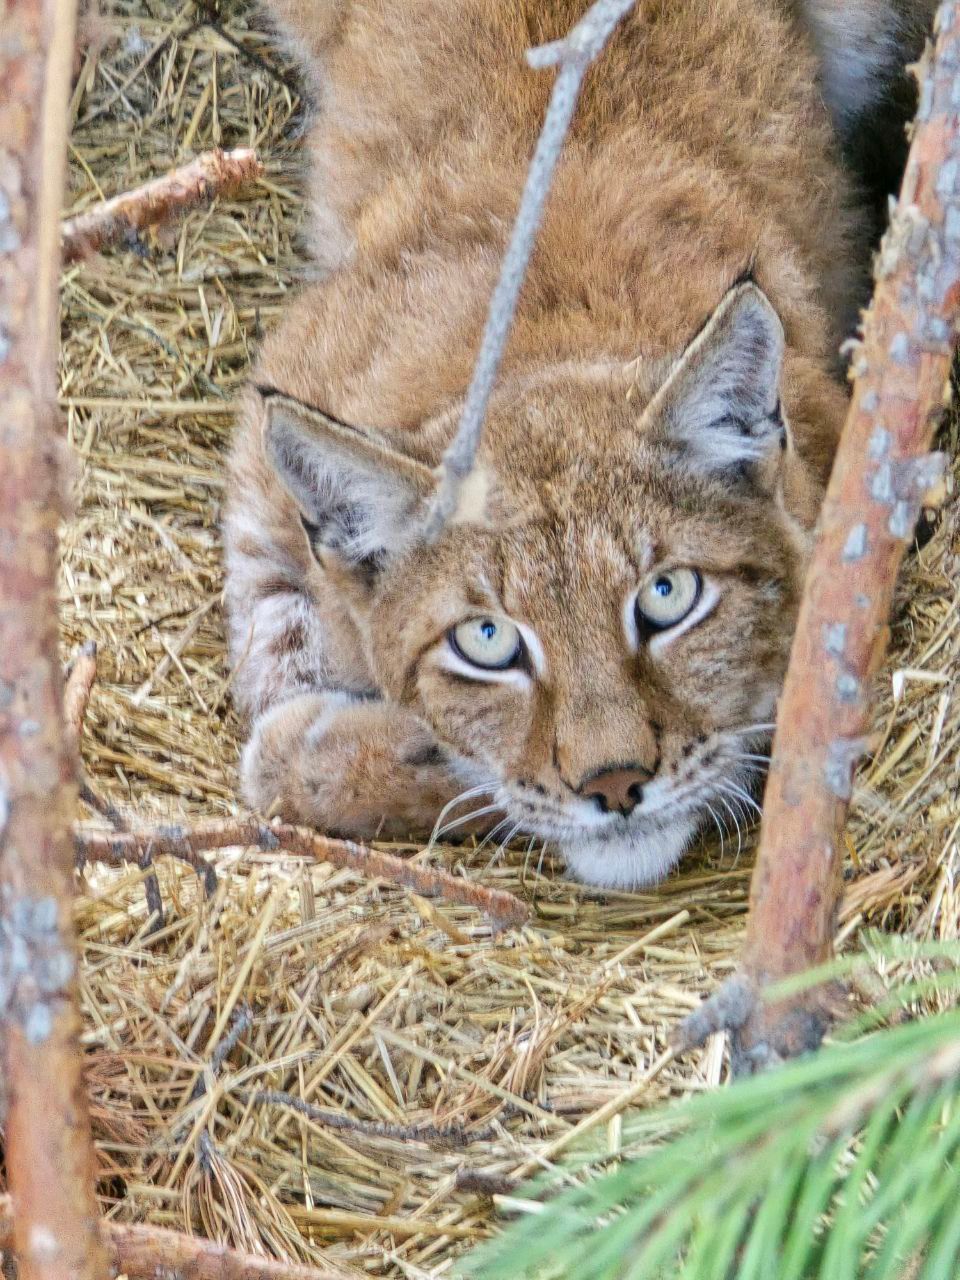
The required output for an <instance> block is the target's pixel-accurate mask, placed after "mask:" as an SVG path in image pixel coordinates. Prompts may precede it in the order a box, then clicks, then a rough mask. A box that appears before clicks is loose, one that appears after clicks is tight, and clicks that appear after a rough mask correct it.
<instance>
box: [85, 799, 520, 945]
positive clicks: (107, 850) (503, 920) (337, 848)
mask: <svg viewBox="0 0 960 1280" xmlns="http://www.w3.org/2000/svg"><path fill="white" fill-rule="evenodd" d="M235 845H236V846H241V845H249V846H256V847H258V848H260V849H271V850H274V849H280V850H283V851H284V852H285V853H292V854H295V855H296V856H298V857H302V858H315V859H316V860H317V861H318V862H329V863H331V864H332V865H333V866H335V867H350V868H352V869H353V870H354V871H358V872H360V873H361V874H362V875H365V876H369V877H371V878H372V879H377V880H387V881H389V882H390V883H391V884H396V885H402V886H403V887H405V888H407V889H412V890H413V891H414V892H415V893H418V894H420V895H421V896H422V897H425V898H432V897H439V898H443V899H445V900H446V901H447V902H460V903H464V904H466V905H467V906H471V907H477V908H479V910H481V911H485V912H486V913H487V915H488V916H489V917H490V918H491V920H492V921H493V923H494V925H496V926H497V927H498V928H506V927H508V926H510V925H521V924H525V923H526V921H527V920H528V919H529V917H530V912H529V910H528V908H527V906H526V904H525V903H523V902H521V901H520V899H519V898H516V897H514V895H513V894H512V893H506V892H505V891H504V890H502V889H487V888H485V887H484V886H483V885H481V884H476V883H475V882H474V881H472V880H466V879H462V878H461V877H459V876H452V875H450V874H449V873H448V872H446V871H438V870H435V869H434V868H432V867H423V866H419V865H417V863H415V862H412V861H411V860H410V859H409V858H395V857H394V856H393V855H392V854H389V853H381V852H380V851H379V850H378V849H368V848H366V846H365V845H362V844H355V843H354V842H353V841H352V840H331V839H329V838H328V837H327V836H321V835H318V834H317V833H316V832H315V831H310V830H308V829H307V828H306V827H292V826H289V825H285V824H281V823H271V824H270V825H269V826H268V825H266V824H264V823H262V822H257V820H256V819H255V818H240V819H237V820H236V821H223V822H219V821H217V822H205V823H197V824H196V825H195V826H192V827H159V828H157V829H156V830H154V831H130V832H117V833H116V834H114V835H100V834H99V833H97V834H94V833H91V832H78V833H77V836H76V848H77V861H78V862H79V863H80V865H82V864H83V862H84V861H86V860H90V861H91V862H105V863H112V864H113V865H120V864H122V863H123V862H136V863H141V865H142V859H143V857H144V856H145V855H149V856H150V857H156V856H157V855H160V854H167V855H168V856H170V857H173V858H180V859H182V861H184V862H188V863H189V864H190V865H191V866H192V867H194V869H195V870H196V871H197V873H198V874H200V875H203V876H204V878H205V879H207V881H208V882H209V878H210V877H211V876H212V875H213V870H212V867H211V866H210V864H209V863H207V862H205V860H204V858H203V854H204V852H206V851H207V850H209V849H227V848H231V847H232V846H235ZM213 884H214V885H215V884H216V881H215V880H214V881H213Z"/></svg>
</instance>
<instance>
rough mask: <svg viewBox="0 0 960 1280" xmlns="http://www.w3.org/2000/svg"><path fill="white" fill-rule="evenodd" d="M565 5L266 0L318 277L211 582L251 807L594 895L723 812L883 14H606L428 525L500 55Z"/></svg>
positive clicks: (793, 581)
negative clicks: (482, 836) (493, 372)
mask: <svg viewBox="0 0 960 1280" xmlns="http://www.w3.org/2000/svg"><path fill="white" fill-rule="evenodd" d="M794 7H799V6H794ZM585 8H586V0H460V2H459V3H458V4H456V5H451V4H449V3H448V2H447V0H367V2H365V3H359V0H358V2H357V3H353V2H352V0H275V3H274V6H273V11H274V16H275V18H276V20H277V23H278V25H279V26H280V28H281V29H282V31H283V33H284V35H285V36H286V38H287V40H288V42H289V44H290V46H291V47H292V49H293V50H294V51H295V53H296V54H297V56H298V57H299V58H300V60H301V62H302V64H303V65H304V67H305V69H306V71H307V73H308V77H309V82H310V85H311V87H312V89H313V91H314V93H315V95H316V99H317V108H318V109H317V114H316V117H315V119H314V122H313V124H312V126H311V131H310V134H309V138H308V149H309V154H310V160H311V165H312V169H311V179H310V183H311V185H310V202H311V213H312V241H313V250H314V253H315V255H316V257H317V259H318V261H319V263H320V266H321V269H322V270H321V276H322V279H321V282H320V283H313V284H310V285H308V286H307V287H305V289H304V290H303V292H302V294H301V295H300V297H299V299H298V300H297V301H295V302H293V303H292V304H291V305H290V307H289V308H288V310H287V313H286V315H285V317H284V318H283V320H282V322H281V323H280V325H279V327H278V328H277V329H276V331H275V332H274V333H273V334H272V336H271V337H270V338H269V339H268V340H267V341H266V343H265V344H264V348H263V351H262V353H261V356H260V359H259V363H258V366H257V369H256V373H255V380H254V386H252V387H251V388H250V389H249V390H248V392H247V394H246V400H245V404H244V408H243V413H242V417H241V421H240V424H239V427H238V432H237V439H236V446H235V450H234V454H233V458H232V465H231V481H230V497H229V505H228V510H227V514H226V519H225V539H226V551H227V598H228V605H229V612H230V633H231V634H230V642H231V649H232V656H233V662H234V666H235V673H236V677H235V685H234V688H235V693H236V697H237V699H238V701H239V703H240V705H241V707H242V709H243V710H244V711H245V712H246V713H248V715H249V717H250V720H251V733H250V739H249V742H248V744H247V747H246V749H245V752H244V755H243V760H242V766H241V768H242V780H243V790H244V795H245V797H246V799H247V800H248V801H249V803H250V804H252V805H254V806H256V807H257V808H259V809H261V810H269V811H273V812H279V813H282V814H283V815H284V816H286V817H288V818H290V819H294V820H299V821H304V822H308V823H312V824H315V825H316V826H318V827H320V828H322V829H324V830H328V831H335V832H340V833H344V834H348V835H358V836H372V835H375V834H378V833H379V834H389V835H401V834H407V833H421V834H424V833H428V832H429V831H430V830H431V828H433V826H434V823H435V822H436V821H437V819H438V816H440V815H441V814H443V817H444V818H445V819H446V821H447V824H448V826H449V827H450V828H451V829H457V827H458V824H466V823H467V822H468V821H469V822H471V823H474V824H478V825H480V826H483V825H484V824H486V825H488V826H493V825H494V824H495V823H499V824H500V825H499V834H500V835H501V836H502V837H504V838H506V837H508V836H510V835H511V834H513V833H514V832H518V831H523V832H528V833H530V834H532V835H534V836H537V837H542V838H546V839H550V840H552V841H555V842H556V844H557V845H558V846H559V848H560V850H561V852H562V853H563V855H564V857H565V859H566V862H567V864H568V866H569V868H570V870H571V871H572V873H573V874H575V875H577V876H579V877H580V878H582V879H584V880H586V881H589V882H592V883H594V884H599V885H625V886H626V885H638V884H642V883H649V882H651V881H655V880H657V879H659V878H661V877H662V876H664V875H665V874H666V873H667V872H668V871H669V869H670V868H671V867H672V866H673V865H674V864H675V863H676V862H677V860H678V859H679V858H680V856H681V854H682V853H683V851H684V849H685V848H686V847H687V846H688V845H689V844H690V842H691V840H692V839H693V837H694V836H695V834H696V833H697V831H698V830H699V829H700V828H701V827H703V826H704V825H705V824H711V823H712V822H717V823H719V824H724V823H728V822H730V821H731V820H735V815H736V814H737V813H738V811H741V812H742V811H744V810H745V809H746V808H749V807H754V804H755V802H754V798H753V797H754V794H755V793H756V791H757V788H758V782H759V780H760V777H761V771H762V766H763V760H764V752H765V748H766V744H767V742H768V735H769V731H770V728H771V722H772V720H773V718H774V713H775V708H776V701H777V695H778V692H779V689H780V685H781V681H782V677H783V673H784V668H785V664H786V660H787V653H788V649H789V645H790V638H791V632H792V628H793V624H794V619H795V614H796V609H797V603H798V592H799V590H800V584H801V580H802V574H803V569H804V564H805V561H806V558H807V555H808V552H809V547H810V539H811V530H812V528H813V525H814V522H815V520H816V515H817V510H818V506H819V503H820V499H821V495H822V491H823V486H824V483H825V480H826V476H827V472H828V468H829V464H830V459H831V456H832V453H833V449H834V445H835V442H836V438H837V433H838V431H839V428H840V426H841V423H842V420H843V416H844V410H845V392H844V388H843V385H842V382H841V381H840V379H839V377H838V362H837V356H836V352H837V348H838V344H839V342H840V340H841V338H842V337H843V336H844V327H845V326H846V325H848V324H849V322H850V318H851V317H852V316H853V315H855V310H856V308H855V299H856V296H857V289H858V288H859V287H860V286H861V284H862V278H863V277H862V271H863V262H864V256H865V255H864V245H863V239H864V235H863V227H864V219H863V215H862V213H860V212H858V211H857V210H856V209H855V201H854V199H853V197H852V194H851V190H850V188H849V186H848V180H847V178H846V177H845V176H844V172H843V170H842V168H841V164H840V162H839V159H838V154H839V147H838V143H837V138H836V134H835V132H834V124H833V123H832V122H831V118H830V115H829V113H828V105H829V107H830V108H832V109H833V111H834V112H835V115H836V119H837V122H838V124H839V126H840V127H842V128H843V129H849V128H850V127H851V122H852V121H854V120H855V119H856V118H857V117H858V116H859V115H861V114H863V113H865V112H867V111H868V110H869V109H870V107H871V104H872V102H873V99H874V97H875V93H876V83H877V80H878V78H879V79H882V78H883V76H885V75H887V73H888V68H889V66H890V58H891V56H892V55H891V49H893V48H894V47H895V42H896V40H897V38H898V37H897V32H898V30H899V27H898V26H897V20H896V14H897V13H899V10H896V11H894V10H893V9H890V8H889V7H888V6H887V5H885V4H880V3H861V4H848V5H841V4H834V5H829V4H826V3H819V4H816V5H809V6H803V10H804V12H803V16H804V18H805V22H804V23H800V22H796V20H795V19H796V15H794V16H793V17H791V13H790V9H791V6H790V5H788V4H784V5H780V4H777V3H775V2H774V0H766V2H764V0H684V2H683V3H677V0H638V3H637V5H636V9H635V10H634V11H632V12H631V14H630V15H629V16H628V18H627V19H626V21H625V22H624V23H623V25H622V27H621V28H620V30H619V31H618V32H617V33H616V35H615V36H614V38H613V40H612V42H611V44H610V46H609V48H608V49H607V51H606V52H605V54H604V55H603V56H602V58H601V59H600V60H599V61H598V63H597V64H596V66H595V67H594V68H593V70H592V71H591V72H590V73H589V75H588V79H587V82H586V84H585V88H584V93H583V97H582V99H581V103H580V107H579V109H578V113H577V116H576V119H575V122H574V127H573V131H572V134H571V137H570V140H569V142H568V144H567V148H566V151H565V153H564V156H563V158H562V160H561V162H560V167H559V169H558V172H557V177H556V180H555V185H554V190H553V193H552V196H551V198H550V201H549V204H548V208H547V214H546V218H545V222H544V225H543V229H542V232H541V235H540V239H539V242H538V248H537V251H536V254H535V257H534V261H533V264H532V267H531V271H530V275H529V277H528V280H527V283H526V285H525V288H524V292H523V295H522V300H521V305H520V309H519V312H518V317H517V322H516V325H515V328H514V331H513V335H512V338H511V342H510V346H509V348H508V352H507V357H506V361H505V364H504V367H503V371H502V374H501V377H500V381H499V385H498V390H497V392H496V394H495V398H494V402H493V405H492V408H491V412H490V415H489V419H488V421H487V425H486V428H485V432H484V438H483V443H482V446H481V456H480V459H479V463H478V466H477V468H476V471H475V473H474V474H473V476H472V477H471V479H470V481H469V483H468V485H467V486H466V489H465V493H464V498H463V501H462V503H461V507H460V510H459V511H458V512H457V515H456V517H455V518H454V520H453V521H451V522H450V524H449V525H448V526H447V527H446V528H445V530H444V532H443V533H442V535H441V536H440V538H439V540H437V541H436V542H434V543H432V544H429V545H427V544H426V543H425V541H424V539H423V538H422V536H421V532H420V531H421V528H422V523H423V517H424V514H425V510H426V507H427V504H428V502H429V499H430V496H431V494H432V492H433V489H434V486H435V484H436V474H437V473H436V466H437V463H438V461H439V458H440V455H441V453H442V451H443V448H444V446H445V444H446V443H447V442H448V441H449V439H450V438H451V435H452V433H453V431H454V429H455V426H456V422H457V417H458V410H459V406H460V404H461V401H462V397H463V394H464V392H465V389H466V386H467V384H468V382H469V378H470V373H471V368H472V364H473V361H474V358H475V356H476V352H477V347H478V343H479V336H480V332H481V328H482V325H483V321H484V316H485V310H486V306H487V301H488V299H489V296H490V293H491V291H492V288H493V285H494V283H495V280H496V276H497V271H498V267H499V263H500V259H501V256H502V253H503V249H504V245H505V241H506V238H507V235H508V233H509V228H510V225H511V222H512V219H513V216H514V213H515V211H516V207H517V203H518V199H519V193H520V190H521V188H522V185H523V179H524V175H525V170H526V166H527V163H528V160H529V157H530V154H531V152H532V149H533V145H534V142H535V140H536V136H537V133H538V131H539V128H540V125H541V123H542V119H543V114H544V109H545V106H546V101H547V97H548V95H549V91H550V79H551V78H550V77H549V76H545V75H542V74H537V73H534V72H532V71H530V70H529V69H528V68H527V67H526V65H525V62H524V51H525V50H526V49H527V48H528V47H530V46H531V45H533V44H539V43H543V42H545V41H548V40H552V39H555V38H557V37H559V36H561V35H563V34H564V33H565V32H566V31H567V30H568V29H569V28H570V27H571V26H572V25H573V23H574V22H575V21H576V20H577V19H578V18H579V17H580V16H581V15H582V13H583V11H584V10H585ZM842 13H844V14H848V15H849V22H850V25H849V28H846V27H845V26H844V25H843V24H844V22H845V21H846V19H841V17H840V16H839V15H841V14H842ZM807 24H809V27H808V25H807ZM810 32H812V33H813V36H814V39H813V40H811V39H810V34H809V33H810ZM831 40H832V41H834V43H832V44H831V43H830V41H831ZM849 41H854V42H856V50H855V56H854V57H853V59H852V61H851V62H850V63H847V62H846V61H845V59H844V58H843V57H842V56H840V53H839V50H840V48H841V46H843V47H846V44H848V43H849ZM845 42H846V44H845ZM817 48H819V49H820V52H821V54H822V56H823V65H822V72H823V83H822V85H821V83H820V75H821V67H820V65H819V64H818V62H817V52H816V50H817ZM831 50H832V52H831ZM870 50H876V51H877V53H876V57H875V59H874V61H873V62H871V61H870V59H871V58H874V55H873V54H872V53H870V52H869V51H870ZM857 59H859V62H858V61H857ZM825 104H828V105H825ZM455 802H456V803H455ZM444 811H445V812H444ZM459 829H460V830H463V829H464V827H463V825H461V826H460V827H459Z"/></svg>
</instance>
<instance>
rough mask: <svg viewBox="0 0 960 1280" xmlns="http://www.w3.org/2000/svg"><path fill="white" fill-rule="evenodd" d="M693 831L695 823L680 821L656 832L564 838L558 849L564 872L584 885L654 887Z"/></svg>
mask: <svg viewBox="0 0 960 1280" xmlns="http://www.w3.org/2000/svg"><path fill="white" fill-rule="evenodd" d="M695 831H696V823H695V822H692V821H688V820H685V819H683V818H681V819H679V820H678V821H677V822H675V823H672V824H671V825H670V826H669V827H664V828H663V829H660V830H652V831H637V832H636V833H633V832H627V833H625V834H624V835H622V836H614V837H612V838H609V839H596V838H591V837H589V836H583V837H582V838H579V839H578V838H576V837H573V838H569V837H568V838H567V839H565V840H561V841H560V842H559V847H560V853H561V855H562V856H563V859H564V861H565V862H566V864H567V869H568V870H569V871H570V873H571V874H572V875H573V876H575V877H576V879H577V880H580V881H582V882H583V883H584V884H592V885H596V886H597V887H598V888H601V889H639V888H642V887H643V886H644V885H650V884H657V883H658V882H659V881H660V880H663V879H664V877H665V876H666V875H667V874H668V873H669V872H670V871H672V870H673V868H674V867H675V866H676V865H677V863H678V862H679V861H680V858H681V856H682V855H683V852H684V850H685V849H686V848H687V846H688V845H689V844H690V841H691V840H692V838H693V835H694V832H695Z"/></svg>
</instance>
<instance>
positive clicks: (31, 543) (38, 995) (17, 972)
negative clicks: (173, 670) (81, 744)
mask: <svg viewBox="0 0 960 1280" xmlns="http://www.w3.org/2000/svg"><path fill="white" fill-rule="evenodd" d="M75 16H76V15H75V11H74V4H73V0H49V2H47V3H41V2H40V0H11V2H10V3H8V4H7V5H6V7H5V9H4V13H3V17H2V19H0V27H2V31H3V37H2V39H0V138H2V143H0V404H2V405H3V418H2V425H0V1079H2V1080H3V1084H4V1088H5V1091H6V1097H7V1111H6V1117H5V1123H4V1138H5V1151H4V1156H5V1163H6V1172H7V1178H8V1180H9V1186H10V1189H11V1191H12V1193H13V1200H14V1203H15V1204H16V1207H17V1214H16V1223H15V1227H14V1232H13V1236H14V1241H13V1242H14V1246H15V1248H16V1251H17V1253H18V1255H19V1257H20V1262H21V1275H22V1276H23V1278H24V1280H97V1278H98V1277H100V1276H102V1275H105V1274H106V1259H105V1256H104V1254H103V1251H102V1249H101V1247H100V1240H99V1235H98V1233H97V1206H96V1200H95V1198H94V1160H93V1145H92V1141H91V1135H90V1124H89V1118H88V1115H87V1109H86V1094H85V1091H84V1087H83V1079H82V1072H81V1062H80V1054H79V1046H78V1042H77V1031H78V1025H79V1020H78V1013H77V1003H76V952H75V948H74V942H73V936H72V930H71V891H72V884H73V875H72V864H73V859H72V850H71V839H70V824H71V822H72V820H73V816H74V812H73V810H74V800H75V794H76V784H75V781H74V776H73V775H74V769H73V760H74V753H73V751H72V748H71V744H70V741H69V735H68V734H66V733H64V729H63V702H62V684H61V678H60V662H59V658H58V653H57V613H56V568H57V553H58V547H57V524H58V522H59V519H60V516H61V510H60V505H61V500H60V493H61V489H60V482H59V477H58V475H57V449H56V448H55V445H56V441H55V436H54V424H55V421H56V419H55V413H56V351H57V324H56V318H57V293H56V289H57V274H58V258H59V254H58V243H57V235H58V228H59V216H60V214H59V211H60V207H61V201H62V196H63V175H64V162H65V150H66V118H67V94H68V93H69V86H70V60H71V58H72V55H73V29H74V20H75Z"/></svg>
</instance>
